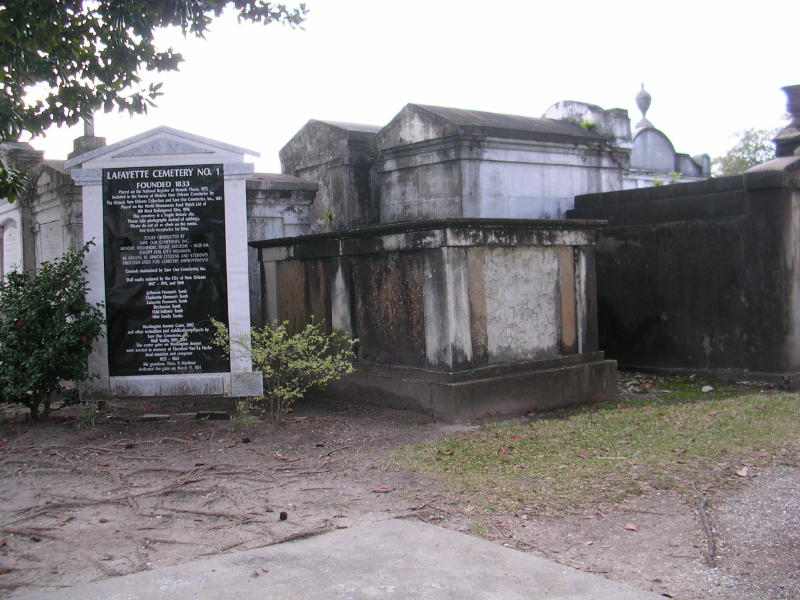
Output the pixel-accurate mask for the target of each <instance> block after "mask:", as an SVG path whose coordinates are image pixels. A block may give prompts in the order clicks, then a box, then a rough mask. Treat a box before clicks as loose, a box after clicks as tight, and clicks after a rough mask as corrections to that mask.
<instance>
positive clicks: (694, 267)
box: [569, 158, 800, 383]
mask: <svg viewBox="0 0 800 600" xmlns="http://www.w3.org/2000/svg"><path fill="white" fill-rule="evenodd" d="M799 174H800V159H799V158H788V159H776V160H774V161H770V162H768V163H765V164H763V165H760V166H758V167H755V168H753V169H751V170H750V171H748V172H747V173H746V174H745V175H744V176H738V177H726V178H720V179H711V180H708V181H704V182H699V183H689V184H679V185H670V186H663V187H656V188H649V189H646V190H633V191H628V192H615V193H609V194H595V195H587V196H580V197H578V198H577V199H576V208H575V210H573V211H570V213H569V215H570V217H575V218H580V219H587V218H601V219H607V220H608V225H607V226H606V227H604V228H603V229H601V231H600V237H599V240H598V244H597V277H598V302H599V325H600V339H601V347H602V348H603V349H604V350H606V351H607V352H608V353H609V355H610V356H612V357H614V358H616V359H617V360H618V361H620V363H621V364H623V365H627V366H635V367H646V368H658V369H666V370H692V371H697V370H701V371H709V372H714V373H717V374H720V375H726V374H728V375H731V376H735V377H743V378H747V377H766V378H772V379H776V380H779V381H783V379H784V378H787V380H788V381H789V382H790V383H792V382H795V381H796V378H797V373H798V370H800V271H799V270H798V269H800V239H798V238H799V237H800V236H799V235H798V232H800V177H798V175H799Z"/></svg>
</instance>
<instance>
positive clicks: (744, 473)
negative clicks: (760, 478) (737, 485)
mask: <svg viewBox="0 0 800 600" xmlns="http://www.w3.org/2000/svg"><path fill="white" fill-rule="evenodd" d="M736 474H737V475H738V476H739V477H749V476H750V469H748V468H747V467H742V468H741V469H738V470H737V471H736Z"/></svg>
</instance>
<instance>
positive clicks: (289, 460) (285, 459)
mask: <svg viewBox="0 0 800 600" xmlns="http://www.w3.org/2000/svg"><path fill="white" fill-rule="evenodd" d="M273 456H274V457H275V458H277V459H278V460H282V461H283V462H297V461H298V460H300V457H299V456H298V457H297V458H287V457H285V456H283V455H282V454H278V453H277V452H276V453H275V454H273Z"/></svg>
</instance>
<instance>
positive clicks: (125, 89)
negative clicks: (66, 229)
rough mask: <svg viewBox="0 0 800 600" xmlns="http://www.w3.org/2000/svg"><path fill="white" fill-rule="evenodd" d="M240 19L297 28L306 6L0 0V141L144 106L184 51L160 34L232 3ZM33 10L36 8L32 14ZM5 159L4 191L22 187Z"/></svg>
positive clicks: (205, 22) (206, 20) (12, 193)
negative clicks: (154, 77) (156, 76)
mask: <svg viewBox="0 0 800 600" xmlns="http://www.w3.org/2000/svg"><path fill="white" fill-rule="evenodd" d="M226 8H228V9H230V10H232V11H235V12H236V13H237V14H238V18H239V21H247V22H250V23H262V24H265V25H267V24H270V23H280V24H283V25H288V26H289V27H299V26H300V25H301V24H302V23H303V21H304V20H305V18H306V15H307V13H308V10H307V9H306V7H305V5H304V4H299V5H298V6H297V7H287V6H286V5H285V4H279V3H275V2H268V1H266V0H125V1H124V2H121V1H119V0H95V1H94V2H86V1H84V0H14V2H0V73H2V87H3V94H1V95H0V142H6V141H15V140H17V139H18V138H19V137H20V136H21V135H22V134H24V133H27V134H29V135H31V136H37V135H41V134H43V133H44V132H45V131H46V130H47V129H48V128H49V127H50V126H51V125H62V124H66V125H73V124H75V123H77V122H78V121H79V120H80V119H81V118H85V117H89V116H91V114H92V112H93V111H95V110H97V109H99V108H103V109H104V110H105V111H106V112H109V111H111V110H115V109H116V110H120V111H127V112H129V113H131V114H135V113H144V112H146V111H147V108H148V107H149V106H153V105H154V101H155V99H156V98H157V97H158V96H160V95H161V91H160V88H161V83H157V82H150V81H148V80H149V74H150V73H152V72H154V71H159V72H163V71H176V70H177V69H178V66H179V64H180V63H181V61H182V60H183V58H182V57H181V55H180V54H179V53H177V52H175V51H174V50H173V49H172V48H164V47H163V45H162V44H160V43H159V42H158V39H157V34H158V33H159V32H160V31H161V30H164V29H167V28H169V27H180V28H181V30H182V31H183V34H184V35H192V36H195V37H199V38H202V37H204V34H205V33H206V32H207V31H208V29H209V26H210V24H211V22H212V20H213V19H214V18H215V17H219V16H220V15H221V14H222V12H223V11H224V10H225V9H226ZM32 15H35V17H32ZM11 167H12V165H7V164H4V163H3V162H2V161H1V160H0V197H2V196H8V197H9V199H10V201H13V199H14V197H16V196H18V195H19V194H20V191H21V190H22V185H21V177H22V176H23V175H24V174H23V175H19V176H18V175H17V173H16V172H15V171H14V170H13V169H12V168H11Z"/></svg>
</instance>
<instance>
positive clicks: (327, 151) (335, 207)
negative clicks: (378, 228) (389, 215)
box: [280, 119, 379, 233]
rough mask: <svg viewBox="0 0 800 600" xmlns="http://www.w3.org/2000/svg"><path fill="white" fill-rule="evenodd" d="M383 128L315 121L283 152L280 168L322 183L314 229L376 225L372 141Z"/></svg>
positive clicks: (313, 211) (314, 207)
mask: <svg viewBox="0 0 800 600" xmlns="http://www.w3.org/2000/svg"><path fill="white" fill-rule="evenodd" d="M378 129H379V127H375V126H370V125H359V124H352V123H335V122H328V121H317V120H313V119H312V120H311V121H309V122H308V123H306V125H304V126H303V128H302V129H300V131H298V132H297V133H296V134H295V135H294V137H292V139H291V140H289V142H287V143H286V145H285V146H284V147H283V148H281V151H280V158H281V169H282V171H283V173H284V174H287V175H293V176H296V177H298V178H300V179H303V180H305V181H309V182H313V183H315V184H318V185H319V191H318V193H317V196H316V199H315V201H314V204H313V205H312V207H311V231H312V232H314V233H320V232H325V231H332V230H340V229H346V228H348V227H354V226H358V225H368V224H372V223H377V222H378V208H377V203H376V202H375V201H374V199H373V190H372V189H371V184H370V177H371V167H372V160H373V158H374V151H373V149H372V145H371V142H372V140H373V138H374V137H375V133H376V132H377V131H378Z"/></svg>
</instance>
